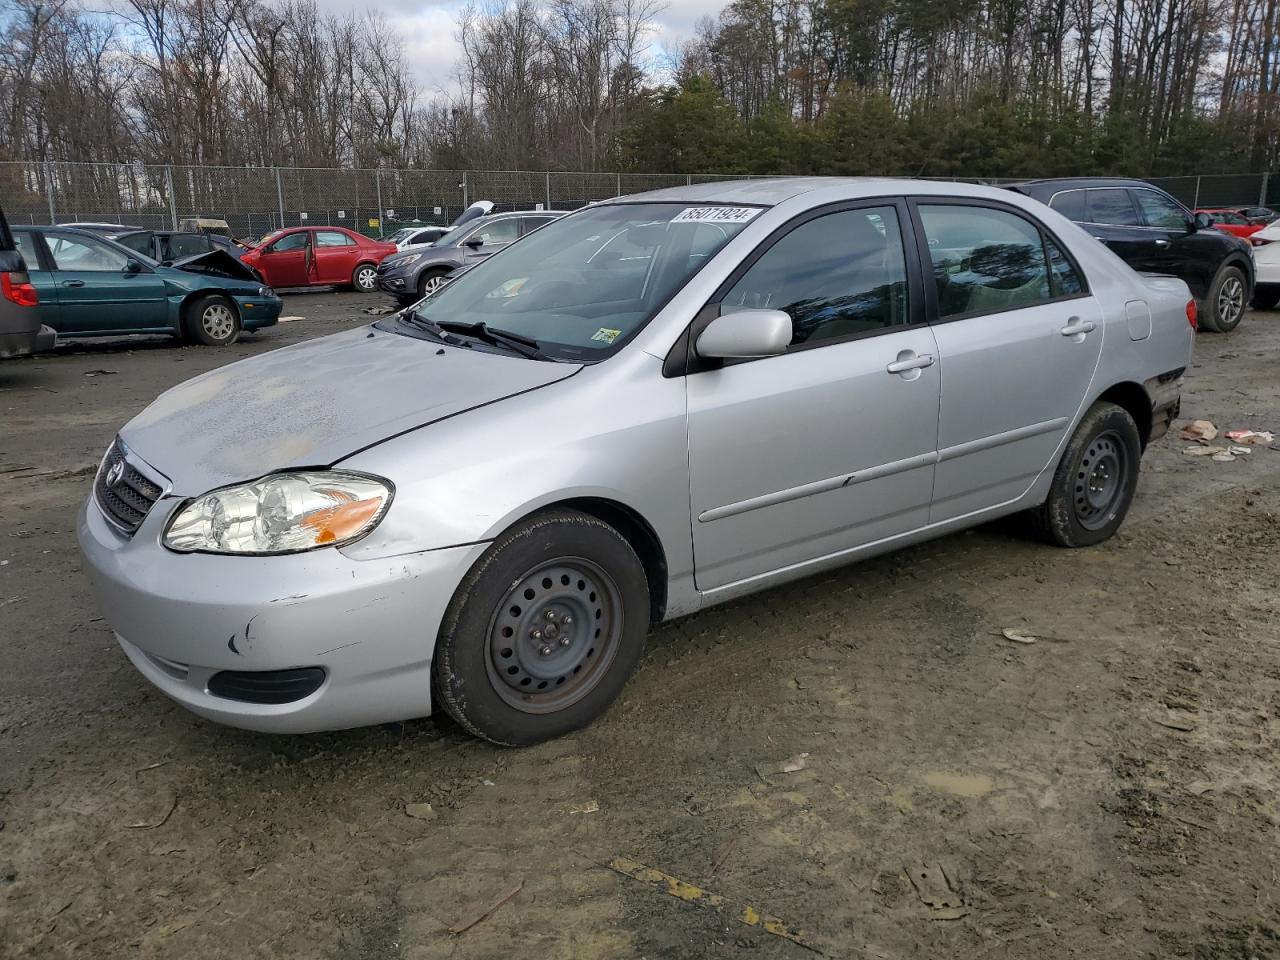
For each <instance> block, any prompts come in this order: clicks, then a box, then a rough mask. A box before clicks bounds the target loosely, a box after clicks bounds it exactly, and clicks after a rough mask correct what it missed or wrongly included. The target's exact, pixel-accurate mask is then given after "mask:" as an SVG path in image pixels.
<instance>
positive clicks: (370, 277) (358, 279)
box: [351, 263, 378, 293]
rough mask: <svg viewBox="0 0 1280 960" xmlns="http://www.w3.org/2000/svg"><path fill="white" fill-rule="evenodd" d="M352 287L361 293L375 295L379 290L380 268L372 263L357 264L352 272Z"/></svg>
mask: <svg viewBox="0 0 1280 960" xmlns="http://www.w3.org/2000/svg"><path fill="white" fill-rule="evenodd" d="M351 286H353V287H355V288H356V289H357V290H359V291H360V292H361V293H373V291H374V290H377V289H378V268H377V266H376V265H375V264H372V263H357V264H356V268H355V269H354V270H352V271H351Z"/></svg>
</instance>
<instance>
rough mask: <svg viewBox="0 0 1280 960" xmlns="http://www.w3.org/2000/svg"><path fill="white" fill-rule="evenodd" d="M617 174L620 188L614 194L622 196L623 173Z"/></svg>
mask: <svg viewBox="0 0 1280 960" xmlns="http://www.w3.org/2000/svg"><path fill="white" fill-rule="evenodd" d="M616 176H617V178H618V189H617V190H616V191H615V192H614V194H613V195H614V196H615V197H620V196H622V174H620V173H619V174H617V175H616Z"/></svg>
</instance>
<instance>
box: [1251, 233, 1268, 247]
mask: <svg viewBox="0 0 1280 960" xmlns="http://www.w3.org/2000/svg"><path fill="white" fill-rule="evenodd" d="M1249 242H1250V243H1252V244H1253V245H1254V246H1255V247H1265V246H1266V245H1267V244H1268V243H1270V242H1271V241H1270V240H1268V239H1267V238H1266V237H1259V236H1257V235H1256V234H1255V235H1254V236H1252V237H1250V238H1249Z"/></svg>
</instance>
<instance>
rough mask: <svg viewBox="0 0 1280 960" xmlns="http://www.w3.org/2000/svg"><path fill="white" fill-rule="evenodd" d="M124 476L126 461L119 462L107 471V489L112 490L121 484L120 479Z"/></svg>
mask: <svg viewBox="0 0 1280 960" xmlns="http://www.w3.org/2000/svg"><path fill="white" fill-rule="evenodd" d="M123 476H124V461H123V460H117V461H116V462H115V463H113V464H112V465H111V468H110V469H109V470H107V489H112V488H114V487H115V486H116V484H118V483H119V482H120V478H121V477H123Z"/></svg>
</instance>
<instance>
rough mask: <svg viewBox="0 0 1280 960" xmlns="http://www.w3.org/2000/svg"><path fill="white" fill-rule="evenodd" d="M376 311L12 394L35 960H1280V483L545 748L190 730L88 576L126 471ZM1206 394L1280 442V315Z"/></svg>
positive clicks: (789, 634)
mask: <svg viewBox="0 0 1280 960" xmlns="http://www.w3.org/2000/svg"><path fill="white" fill-rule="evenodd" d="M375 303H381V301H380V300H379V298H377V297H371V296H370V297H361V296H358V295H356V294H351V293H340V294H328V293H326V294H311V295H307V296H294V297H291V298H289V301H288V304H287V307H286V313H288V314H294V315H301V316H303V317H304V318H305V319H303V320H300V321H297V322H292V323H288V324H284V325H281V326H279V327H276V328H274V329H271V330H268V331H265V332H263V333H261V334H258V335H256V336H253V337H247V338H246V339H245V340H244V342H242V343H241V344H238V345H236V346H235V347H233V348H230V349H226V350H215V349H201V348H182V347H179V346H177V345H175V344H174V343H172V342H167V341H164V340H146V339H136V338H135V339H128V340H117V341H112V342H105V343H89V344H78V343H73V344H69V345H64V346H62V347H60V348H59V349H58V351H57V352H56V354H55V355H52V356H49V357H44V358H38V359H28V360H22V361H16V362H8V363H5V364H3V365H0V655H2V656H3V661H2V662H3V669H0V818H2V822H0V956H4V957H40V958H46V957H48V958H62V957H76V958H99V957H103V958H105V957H125V956H128V957H143V958H150V957H166V958H167V957H182V958H201V960H211V958H223V957H227V958H237V960H239V958H251V957H273V958H275V957H279V958H295V957H296V958H308V960H311V958H341V960H349V958H353V960H364V958H405V960H428V958H446V957H450V958H506V957H526V958H537V960H542V958H583V960H602V958H613V957H619V958H629V957H647V958H723V957H753V958H784V960H786V958H803V957H805V956H810V955H812V954H814V953H819V954H821V955H823V956H828V957H850V958H852V957H871V958H905V957H923V956H928V957H946V958H952V960H968V958H974V960H976V958H987V957H993V958H1000V957H1008V958H1027V957H1037V958H1059V957H1081V958H1090V960H1095V958H1099V957H1126V958H1127V957H1151V958H1157V957H1158V958H1175V957H1187V958H1195V960H1218V958H1222V960H1227V958H1230V960H1247V958H1251V957H1280V883H1278V881H1280V877H1278V875H1277V864H1280V789H1278V788H1280V770H1278V769H1277V764H1276V746H1277V742H1278V741H1280V550H1278V549H1277V547H1278V546H1280V496H1278V493H1280V450H1273V449H1268V448H1259V449H1257V450H1255V451H1254V453H1252V454H1251V455H1250V456H1248V457H1243V458H1241V459H1240V460H1238V461H1236V462H1233V463H1213V462H1211V461H1209V460H1208V458H1201V457H1189V456H1186V455H1184V454H1183V453H1182V449H1183V447H1184V446H1186V444H1185V443H1182V442H1179V441H1178V440H1177V439H1175V438H1173V437H1172V436H1171V437H1169V438H1166V439H1164V440H1162V441H1159V442H1158V443H1157V444H1155V445H1154V446H1153V448H1152V449H1151V450H1150V451H1149V452H1148V455H1147V457H1146V458H1145V460H1144V463H1143V471H1144V472H1143V480H1142V482H1141V484H1140V487H1139V493H1138V501H1137V504H1136V506H1135V508H1134V511H1133V513H1132V514H1131V515H1130V519H1129V522H1128V523H1127V524H1126V525H1125V526H1124V528H1123V529H1122V531H1121V533H1120V534H1119V535H1118V536H1117V537H1116V538H1115V539H1113V540H1112V541H1110V542H1108V543H1107V544H1105V545H1103V546H1101V547H1098V548H1095V549H1090V550H1081V551H1072V552H1068V551H1062V550H1057V549H1053V548H1050V547H1046V546H1042V545H1039V544H1036V543H1034V542H1031V541H1029V540H1027V539H1024V538H1022V537H1021V536H1020V534H1019V532H1018V531H1017V530H1016V529H1015V528H1014V527H1013V526H1012V525H1010V524H1001V525H997V526H994V527H985V528H982V529H979V530H976V531H973V532H970V533H967V534H963V535H958V536H952V537H949V538H947V539H944V540H940V541H937V542H935V543H932V544H927V545H924V546H921V547H918V548H914V549H911V550H907V551H905V552H902V553H898V554H895V555H892V556H889V557H885V558H883V559H880V560H876V561H872V562H868V563H863V564H861V565H856V566H852V567H848V568H846V569H844V570H841V571H838V572H836V573H834V574H829V575H824V576H821V577H817V578H814V579H810V580H805V581H802V582H799V583H796V584H794V585H791V586H788V587H784V588H780V589H775V590H772V591H769V592H767V593H764V594H760V595H757V596H755V597H752V598H749V599H746V600H743V601H740V602H737V603H733V604H730V605H727V606H724V607H720V608H716V609H713V610H710V611H708V612H706V613H703V614H700V615H698V616H695V617H690V618H688V619H685V620H681V621H677V622H675V623H672V624H669V625H666V626H664V627H663V628H661V629H659V630H657V631H656V632H655V633H654V634H653V636H652V637H651V640H650V645H649V649H648V653H647V655H646V657H645V660H644V662H643V664H642V666H641V668H640V670H639V671H638V673H637V674H636V676H635V677H634V678H633V679H632V681H631V683H630V685H629V686H628V688H627V690H626V691H625V692H624V695H623V697H622V699H621V700H620V701H619V702H618V703H617V704H616V705H615V706H614V707H613V709H612V710H611V711H610V712H609V713H608V715H607V716H606V717H604V718H603V719H602V720H601V721H600V722H598V723H596V724H595V725H594V726H592V727H591V728H589V729H587V730H585V731H582V732H581V733H580V734H578V735H577V736H576V737H574V738H572V739H567V740H561V741H558V742H554V743H550V744H545V745H543V746H540V747H536V748H532V749H527V750H518V751H511V750H502V749H498V748H494V747H491V746H487V745H485V744H481V743H477V742H475V741H473V740H471V739H469V738H467V737H466V736H465V735H463V734H462V733H461V732H460V731H459V730H458V729H457V728H456V727H454V726H453V725H452V724H450V723H449V722H447V721H446V720H444V719H436V718H432V719H427V720H418V721H413V722H409V723H404V724H395V725H388V726H383V727H377V728H371V729H365V730H356V731H350V732H345V733H337V734H328V735H322V736H307V737H278V736H266V735H258V734H251V733H245V732H240V731H235V730H230V729H225V728H222V727H218V726H215V725H213V724H211V723H208V722H206V721H203V720H200V719H197V718H196V717H194V716H192V715H190V714H188V713H186V712H185V711H183V710H182V709H180V708H179V707H177V706H176V705H174V704H172V703H170V701H168V700H167V699H166V698H165V697H164V696H162V695H161V694H160V693H158V692H157V691H156V690H154V689H153V688H152V687H151V686H150V685H149V684H148V683H146V681H144V680H143V679H142V677H141V676H140V675H138V674H137V672H136V671H135V670H134V669H133V667H132V666H130V664H129V663H128V661H127V660H126V659H125V657H124V655H123V654H122V653H121V652H120V650H119V649H118V648H117V647H116V645H115V643H114V642H113V639H112V636H111V633H110V631H109V630H108V628H107V625H106V624H105V623H104V622H102V620H101V619H100V618H99V616H98V613H97V611H96V610H95V609H94V604H93V601H92V599H91V598H90V596H89V594H88V592H87V587H86V584H85V581H84V579H83V577H82V575H81V572H80V568H79V558H78V554H77V550H76V547H75V542H74V535H73V530H72V528H73V523H74V513H75V510H76V508H77V506H78V504H79V503H80V502H81V500H82V499H83V498H84V497H85V495H86V493H87V491H88V489H89V484H90V478H91V475H92V472H93V469H94V467H95V465H96V463H97V460H98V458H99V457H100V456H101V453H102V451H103V450H104V449H105V448H106V446H107V444H108V443H109V442H110V440H111V438H112V436H113V435H114V433H115V431H116V429H117V428H118V427H119V426H120V425H121V424H122V423H124V422H125V421H126V420H127V419H128V418H129V417H130V416H132V415H133V414H134V413H135V412H137V411H138V410H140V409H141V408H142V407H143V406H145V405H146V404H147V403H148V401H150V400H151V399H152V398H153V397H154V396H155V395H156V394H157V393H159V392H160V391H161V390H163V389H165V388H166V387H168V386H170V385H172V384H174V383H177V382H178V381H181V380H184V379H186V378H188V377H191V376H193V375H195V374H197V373H199V372H202V371H204V370H207V369H209V368H211V367H214V366H217V365H219V364H222V363H227V362H230V361H232V360H235V359H237V358H240V357H244V356H248V355H251V354H254V353H260V352H262V351H265V350H272V349H275V348H277V347H279V346H282V345H284V344H287V343H292V342H296V341H298V340H302V339H306V338H310V337H315V336H320V335H323V334H327V333H331V332H333V331H335V330H339V329H344V328H347V327H349V326H350V325H351V324H353V323H362V322H367V321H369V320H370V317H368V316H365V315H363V314H362V313H361V312H360V311H361V308H363V307H365V306H367V305H369V304H375ZM1196 356H1197V360H1196V364H1195V366H1194V368H1193V369H1192V370H1191V371H1190V372H1189V375H1188V378H1187V383H1186V386H1185V392H1184V405H1183V413H1184V415H1185V416H1186V417H1188V418H1207V419H1210V420H1212V421H1213V422H1214V423H1216V424H1218V425H1219V426H1220V427H1222V428H1244V427H1252V428H1257V429H1272V430H1277V431H1280V374H1278V373H1277V363H1278V361H1280V314H1276V313H1255V314H1253V315H1251V316H1249V317H1248V318H1246V320H1245V322H1244V323H1243V324H1242V326H1241V327H1240V329H1239V330H1238V331H1237V332H1236V333H1234V334H1231V335H1228V336H1214V335H1211V334H1210V335H1204V336H1202V337H1201V338H1200V340H1199V343H1198V345H1197V348H1196ZM1277 446H1280V444H1278V445H1277ZM1005 628H1012V629H1013V630H1015V631H1017V632H1020V633H1024V634H1031V635H1034V636H1037V637H1039V640H1038V641H1037V642H1035V643H1033V644H1023V643H1017V642H1012V641H1010V640H1009V639H1006V638H1005V637H1004V636H1002V634H1001V631H1002V630H1003V629H1005ZM787 771H789V772H787ZM410 804H430V808H431V809H430V811H429V812H428V811H427V810H425V809H424V808H420V807H418V806H410V807H409V809H410V810H412V811H413V812H414V813H418V814H421V816H416V817H415V816H410V815H407V814H406V805H410ZM616 858H624V859H616ZM611 862H612V864H613V867H611V866H610V863H611ZM633 864H640V865H644V866H645V867H649V868H654V869H655V870H658V871H662V873H664V874H666V875H669V876H671V877H675V878H679V879H680V880H682V881H685V882H686V883H687V884H689V885H691V886H683V885H681V884H679V883H676V882H674V881H668V880H666V879H665V878H664V877H663V876H661V875H659V874H653V873H647V872H645V871H644V870H643V869H642V868H640V867H636V866H634V865H633ZM628 873H630V874H634V875H636V876H631V875H627V874H628ZM637 877H638V879H637ZM700 891H701V892H700ZM509 895H510V896H509ZM508 896H509V898H508ZM715 898H723V900H719V899H715ZM504 900H505V902H503V901H504ZM500 902H501V905H500V906H497V908H496V909H494V910H493V911H492V913H491V915H489V916H487V917H485V918H484V919H481V920H479V922H475V923H474V925H471V924H473V921H476V920H477V918H480V917H484V916H485V914H486V913H488V912H489V911H490V909H491V908H493V907H495V905H496V904H499V903H500ZM746 921H752V922H746ZM468 925H470V926H469V928H468V929H465V930H463V931H462V932H451V930H454V931H456V930H459V929H460V928H462V927H467V926H468Z"/></svg>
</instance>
